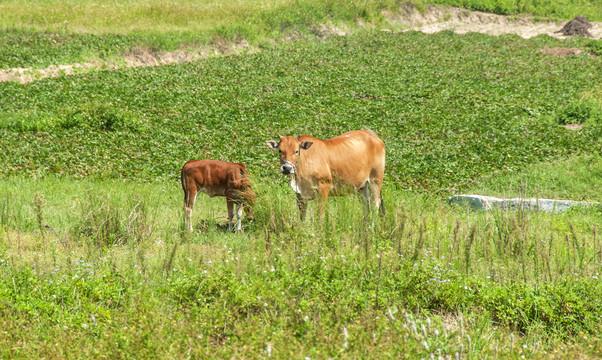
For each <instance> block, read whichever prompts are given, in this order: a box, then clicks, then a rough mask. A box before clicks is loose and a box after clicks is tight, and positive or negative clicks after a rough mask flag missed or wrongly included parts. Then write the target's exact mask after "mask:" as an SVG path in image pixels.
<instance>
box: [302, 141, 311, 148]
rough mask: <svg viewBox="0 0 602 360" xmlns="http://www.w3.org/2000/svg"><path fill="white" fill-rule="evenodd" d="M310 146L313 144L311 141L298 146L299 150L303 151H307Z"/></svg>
mask: <svg viewBox="0 0 602 360" xmlns="http://www.w3.org/2000/svg"><path fill="white" fill-rule="evenodd" d="M312 144H313V141H304V142H302V143H301V145H299V148H300V149H303V150H307V149H309V148H310V147H311V145H312Z"/></svg>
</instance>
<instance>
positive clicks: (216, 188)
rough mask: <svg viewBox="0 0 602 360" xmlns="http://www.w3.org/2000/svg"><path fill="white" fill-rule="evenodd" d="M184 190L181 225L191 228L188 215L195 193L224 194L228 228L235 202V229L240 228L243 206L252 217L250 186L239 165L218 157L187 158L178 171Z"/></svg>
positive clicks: (189, 215) (245, 168) (252, 194)
mask: <svg viewBox="0 0 602 360" xmlns="http://www.w3.org/2000/svg"><path fill="white" fill-rule="evenodd" d="M181 180H182V189H183V190H184V211H185V217H184V226H185V227H187V228H189V229H190V231H192V223H191V222H190V217H191V215H192V207H193V206H194V202H195V200H196V196H197V195H198V193H199V192H204V193H205V194H207V195H209V196H210V197H214V196H224V197H226V204H227V206H228V230H232V218H233V217H234V213H233V208H234V204H236V230H240V229H241V217H242V210H243V205H244V207H245V208H247V212H248V215H249V217H253V207H252V206H253V203H254V202H255V198H256V196H255V193H254V192H253V190H252V189H251V182H250V181H249V173H248V171H247V167H246V166H245V165H243V164H236V163H230V162H226V161H219V160H190V161H188V162H187V163H186V164H184V167H182V172H181Z"/></svg>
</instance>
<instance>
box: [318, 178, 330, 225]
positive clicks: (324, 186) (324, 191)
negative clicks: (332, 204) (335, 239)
mask: <svg viewBox="0 0 602 360" xmlns="http://www.w3.org/2000/svg"><path fill="white" fill-rule="evenodd" d="M329 191H330V183H329V182H326V181H324V182H320V185H319V187H318V192H319V193H320V221H321V222H322V223H323V222H324V214H325V213H326V202H327V201H328V192H329Z"/></svg>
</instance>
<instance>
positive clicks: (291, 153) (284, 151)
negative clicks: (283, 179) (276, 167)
mask: <svg viewBox="0 0 602 360" xmlns="http://www.w3.org/2000/svg"><path fill="white" fill-rule="evenodd" d="M278 138H279V139H280V142H278V143H277V142H276V141H274V140H270V141H266V142H265V144H266V145H267V146H268V147H269V148H270V149H274V150H275V149H278V153H279V154H280V172H281V173H283V174H284V175H290V174H294V173H296V172H297V165H299V157H300V156H301V151H302V150H307V149H309V148H310V147H311V145H312V144H313V142H311V141H301V136H297V137H294V136H280V135H278Z"/></svg>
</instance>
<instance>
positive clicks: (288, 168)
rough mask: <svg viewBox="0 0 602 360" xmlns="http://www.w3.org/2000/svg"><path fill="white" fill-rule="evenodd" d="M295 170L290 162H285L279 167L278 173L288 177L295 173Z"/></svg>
mask: <svg viewBox="0 0 602 360" xmlns="http://www.w3.org/2000/svg"><path fill="white" fill-rule="evenodd" d="M295 169H296V166H295V165H294V164H293V163H292V162H290V161H288V160H287V161H285V162H284V164H283V165H282V166H281V167H280V172H281V173H283V174H284V175H290V174H294V173H295Z"/></svg>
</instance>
